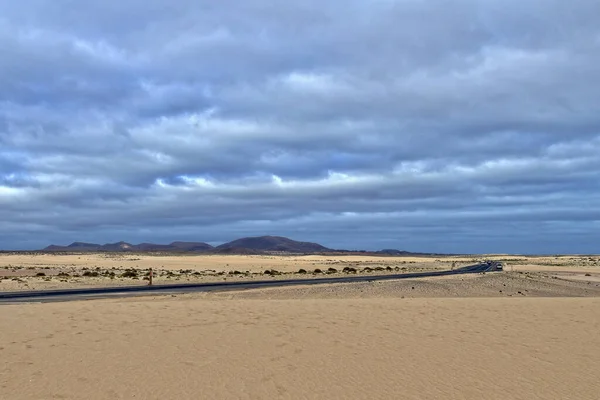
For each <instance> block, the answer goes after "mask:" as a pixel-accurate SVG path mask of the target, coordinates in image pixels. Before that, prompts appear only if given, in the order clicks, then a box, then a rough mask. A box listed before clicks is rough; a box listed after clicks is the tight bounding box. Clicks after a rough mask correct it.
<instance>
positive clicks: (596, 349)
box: [0, 293, 600, 400]
mask: <svg viewBox="0 0 600 400" xmlns="http://www.w3.org/2000/svg"><path fill="white" fill-rule="evenodd" d="M254 296H255V298H254V299H244V298H238V299H235V298H234V299H231V300H228V299H224V298H222V297H219V296H216V297H214V296H211V295H204V296H196V295H184V296H178V297H157V298H135V299H125V300H123V299H121V300H96V301H87V302H70V303H51V304H28V305H10V306H2V307H0V324H1V326H2V330H0V343H1V345H0V356H1V357H0V360H1V362H0V393H2V398H3V399H84V398H85V399H91V400H93V399H131V398H139V399H197V398H205V399H474V400H475V399H476V400H480V399H490V400H493V399H502V400H505V399H527V400H531V399H578V400H586V399H590V400H592V399H594V400H595V399H597V398H598V393H600V335H598V331H599V330H600V298H500V299H494V298H477V299H475V298H413V299H408V298H404V299H402V298H378V297H370V298H365V297H363V298H357V297H355V298H352V297H346V298H339V299H294V298H291V299H287V300H272V299H271V300H269V299H264V298H263V299H261V298H260V296H257V294H256V293H255V294H254ZM266 296H267V297H268V296H270V295H269V294H267V295H266ZM234 297H235V296H234Z"/></svg>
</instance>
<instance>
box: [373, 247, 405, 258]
mask: <svg viewBox="0 0 600 400" xmlns="http://www.w3.org/2000/svg"><path fill="white" fill-rule="evenodd" d="M375 253H379V254H389V255H391V256H401V255H406V254H413V253H411V252H410V251H404V250H396V249H383V250H379V251H376V252H375Z"/></svg>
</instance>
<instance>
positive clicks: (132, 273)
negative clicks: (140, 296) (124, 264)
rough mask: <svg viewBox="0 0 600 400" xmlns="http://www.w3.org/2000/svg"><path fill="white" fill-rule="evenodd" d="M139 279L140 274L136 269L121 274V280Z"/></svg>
mask: <svg viewBox="0 0 600 400" xmlns="http://www.w3.org/2000/svg"><path fill="white" fill-rule="evenodd" d="M137 277H138V272H137V271H136V270H135V269H133V268H132V269H127V270H125V272H123V273H122V274H121V278H132V279H137Z"/></svg>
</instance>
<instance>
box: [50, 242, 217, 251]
mask: <svg viewBox="0 0 600 400" xmlns="http://www.w3.org/2000/svg"><path fill="white" fill-rule="evenodd" d="M212 248H213V247H212V246H211V245H210V244H207V243H202V242H173V243H171V244H155V243H140V244H131V243H127V242H117V243H107V244H103V245H100V244H94V243H82V242H75V243H71V244H70V245H68V246H57V245H50V246H48V247H46V248H44V249H43V251H53V252H57V251H61V252H69V251H76V252H142V253H143V252H206V251H209V250H211V249H212Z"/></svg>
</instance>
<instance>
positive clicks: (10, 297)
mask: <svg viewBox="0 0 600 400" xmlns="http://www.w3.org/2000/svg"><path fill="white" fill-rule="evenodd" d="M497 270H498V269H497V264H496V263H491V264H486V263H482V264H476V265H470V266H468V267H463V268H457V269H454V270H445V271H431V272H414V273H406V274H391V275H353V276H343V277H334V278H312V279H278V280H269V281H253V282H243V281H238V282H210V283H182V284H169V285H153V286H147V285H146V286H121V287H104V288H100V287H98V288H85V289H58V290H38V291H27V292H26V291H20V292H0V304H2V303H5V304H7V303H30V302H53V301H71V300H90V299H99V298H115V297H127V296H140V295H165V294H175V293H192V292H212V291H225V290H242V289H259V288H269V287H282V286H294V285H320V284H325V283H351V282H373V281H388V280H396V279H410V278H425V277H432V276H448V275H461V274H476V273H481V272H491V271H497Z"/></svg>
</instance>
